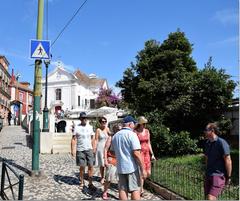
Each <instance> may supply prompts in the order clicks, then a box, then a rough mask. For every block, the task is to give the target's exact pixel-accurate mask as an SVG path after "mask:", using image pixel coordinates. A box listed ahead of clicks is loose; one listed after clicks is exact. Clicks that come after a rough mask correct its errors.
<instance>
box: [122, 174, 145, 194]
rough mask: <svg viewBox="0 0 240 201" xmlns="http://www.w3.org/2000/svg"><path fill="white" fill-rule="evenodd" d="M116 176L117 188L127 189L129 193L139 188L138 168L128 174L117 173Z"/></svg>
mask: <svg viewBox="0 0 240 201" xmlns="http://www.w3.org/2000/svg"><path fill="white" fill-rule="evenodd" d="M118 176H119V181H118V186H119V190H124V191H128V192H129V193H131V192H133V191H139V190H140V188H141V179H140V174H139V170H138V169H136V170H135V171H134V172H132V173H130V174H118Z"/></svg>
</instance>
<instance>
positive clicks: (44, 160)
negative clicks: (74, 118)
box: [0, 126, 161, 200]
mask: <svg viewBox="0 0 240 201" xmlns="http://www.w3.org/2000/svg"><path fill="white" fill-rule="evenodd" d="M29 139H30V136H29V134H28V133H25V131H24V130H23V129H22V128H20V127H18V126H9V127H4V128H3V130H2V132H0V159H2V158H6V159H8V160H10V161H11V163H12V165H13V167H14V169H16V171H17V172H19V173H23V174H24V176H25V178H24V180H25V181H24V197H23V198H24V200H32V199H34V200H53V199H54V200H58V199H60V200H63V199H64V200H80V199H85V200H89V199H91V200H93V199H98V200H99V199H101V193H102V189H103V187H102V185H101V184H100V182H99V174H98V169H95V174H94V175H95V176H94V185H95V186H96V187H97V191H95V192H91V191H89V189H88V188H84V189H83V190H80V189H79V187H78V186H79V179H78V178H79V177H78V175H79V168H78V167H77V166H76V165H75V160H74V159H73V158H72V157H71V155H70V154H40V171H41V172H42V176H41V177H39V178H36V177H30V176H29V173H30V171H31V161H32V150H31V148H30V146H29V145H30V141H29ZM1 165H2V164H0V167H1ZM0 175H1V171H0ZM86 184H87V182H86ZM109 195H110V197H111V199H117V198H118V192H117V185H116V184H114V185H112V186H111V189H110V190H109ZM10 198H11V197H10ZM144 199H145V200H146V199H147V200H160V199H161V198H160V197H158V196H157V195H154V194H152V193H150V192H147V196H146V197H144Z"/></svg>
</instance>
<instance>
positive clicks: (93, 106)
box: [90, 99, 95, 109]
mask: <svg viewBox="0 0 240 201" xmlns="http://www.w3.org/2000/svg"><path fill="white" fill-rule="evenodd" d="M94 108H95V99H90V109H94Z"/></svg>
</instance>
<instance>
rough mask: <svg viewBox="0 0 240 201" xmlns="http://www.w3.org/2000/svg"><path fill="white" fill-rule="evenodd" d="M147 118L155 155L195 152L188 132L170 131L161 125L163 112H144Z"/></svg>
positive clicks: (195, 148)
mask: <svg viewBox="0 0 240 201" xmlns="http://www.w3.org/2000/svg"><path fill="white" fill-rule="evenodd" d="M145 116H146V117H147V119H148V120H149V124H148V128H149V130H150V132H151V143H152V147H153V151H154V153H155V155H156V156H158V157H159V156H160V157H162V156H177V155H184V154H193V153H196V152H197V145H196V141H195V140H192V139H191V138H190V134H189V132H186V131H181V132H180V133H175V132H171V131H170V129H169V128H168V127H166V126H165V125H163V123H162V122H163V117H164V114H161V113H160V112H158V111H154V112H149V113H147V114H145Z"/></svg>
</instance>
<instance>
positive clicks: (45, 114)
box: [42, 60, 50, 132]
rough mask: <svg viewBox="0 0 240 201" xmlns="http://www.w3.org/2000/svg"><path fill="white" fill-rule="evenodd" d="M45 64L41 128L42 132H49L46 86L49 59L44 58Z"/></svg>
mask: <svg viewBox="0 0 240 201" xmlns="http://www.w3.org/2000/svg"><path fill="white" fill-rule="evenodd" d="M44 64H45V66H46V78H45V106H44V109H43V129H42V132H49V128H48V125H49V120H48V108H47V87H48V65H49V64H50V60H44Z"/></svg>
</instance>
